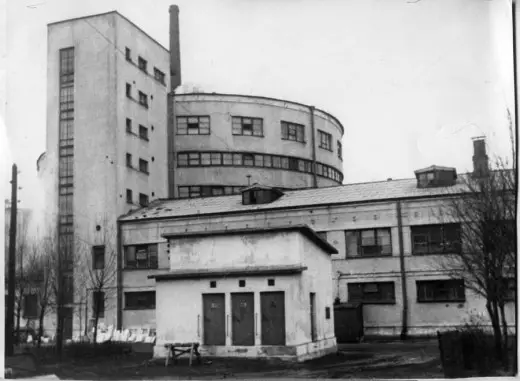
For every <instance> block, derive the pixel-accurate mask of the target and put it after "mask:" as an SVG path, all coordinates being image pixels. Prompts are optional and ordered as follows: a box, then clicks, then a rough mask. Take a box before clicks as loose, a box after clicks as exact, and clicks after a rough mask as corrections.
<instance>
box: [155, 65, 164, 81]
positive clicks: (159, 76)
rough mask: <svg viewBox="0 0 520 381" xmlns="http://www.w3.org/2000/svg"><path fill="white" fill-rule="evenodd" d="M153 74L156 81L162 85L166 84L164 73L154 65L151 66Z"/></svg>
mask: <svg viewBox="0 0 520 381" xmlns="http://www.w3.org/2000/svg"><path fill="white" fill-rule="evenodd" d="M153 75H154V77H155V79H156V80H157V81H159V82H161V83H162V84H163V85H165V84H166V83H165V81H164V73H163V72H162V71H160V70H159V69H157V68H156V67H154V68H153Z"/></svg>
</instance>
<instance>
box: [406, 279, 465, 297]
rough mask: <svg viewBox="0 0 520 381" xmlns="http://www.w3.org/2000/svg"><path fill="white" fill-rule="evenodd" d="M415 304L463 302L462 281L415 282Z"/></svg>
mask: <svg viewBox="0 0 520 381" xmlns="http://www.w3.org/2000/svg"><path fill="white" fill-rule="evenodd" d="M416 285H417V302H419V303H428V302H433V303H435V302H464V301H465V300H466V297H465V295H464V281H463V280H457V279H450V280H427V281H421V280H418V281H417V282H416Z"/></svg>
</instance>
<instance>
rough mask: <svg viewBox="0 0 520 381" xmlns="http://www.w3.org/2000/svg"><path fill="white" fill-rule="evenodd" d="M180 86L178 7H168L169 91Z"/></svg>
mask: <svg viewBox="0 0 520 381" xmlns="http://www.w3.org/2000/svg"><path fill="white" fill-rule="evenodd" d="M180 84H181V49H180V38H179V7H178V6H177V5H170V91H171V92H172V93H173V92H174V91H175V89H176V88H177V87H178V86H179V85H180Z"/></svg>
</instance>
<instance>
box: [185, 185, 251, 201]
mask: <svg viewBox="0 0 520 381" xmlns="http://www.w3.org/2000/svg"><path fill="white" fill-rule="evenodd" d="M245 187H246V186H245V185H243V186H230V185H200V186H199V185H193V186H180V187H179V188H178V189H179V198H197V197H211V196H222V195H232V194H240V190H241V189H243V188H245Z"/></svg>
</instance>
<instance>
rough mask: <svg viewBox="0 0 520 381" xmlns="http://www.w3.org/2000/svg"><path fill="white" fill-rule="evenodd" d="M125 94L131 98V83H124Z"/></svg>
mask: <svg viewBox="0 0 520 381" xmlns="http://www.w3.org/2000/svg"><path fill="white" fill-rule="evenodd" d="M126 96H127V97H128V98H132V85H131V84H129V83H127V84H126Z"/></svg>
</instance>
